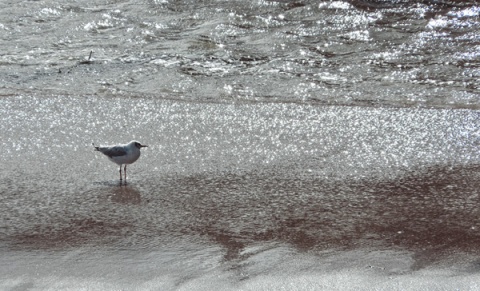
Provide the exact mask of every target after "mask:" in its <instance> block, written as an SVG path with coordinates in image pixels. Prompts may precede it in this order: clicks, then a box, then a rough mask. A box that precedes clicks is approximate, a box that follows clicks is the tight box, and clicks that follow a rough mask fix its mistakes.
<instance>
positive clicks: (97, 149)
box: [92, 142, 100, 151]
mask: <svg viewBox="0 0 480 291" xmlns="http://www.w3.org/2000/svg"><path fill="white" fill-rule="evenodd" d="M92 146H93V147H94V148H95V151H99V150H100V149H99V147H97V146H95V144H94V143H93V142H92Z"/></svg>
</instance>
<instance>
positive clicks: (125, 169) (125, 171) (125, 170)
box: [123, 165, 127, 183]
mask: <svg viewBox="0 0 480 291" xmlns="http://www.w3.org/2000/svg"><path fill="white" fill-rule="evenodd" d="M123 170H124V174H125V183H126V182H127V165H125V168H123Z"/></svg>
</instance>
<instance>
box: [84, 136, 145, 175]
mask: <svg viewBox="0 0 480 291" xmlns="http://www.w3.org/2000/svg"><path fill="white" fill-rule="evenodd" d="M92 145H93V147H94V148H95V150H96V151H99V152H101V153H102V154H104V155H106V156H107V157H108V159H109V160H110V161H112V162H114V163H115V164H117V165H119V166H120V182H121V181H122V165H125V167H124V168H123V169H124V174H125V183H126V182H127V165H130V164H133V163H134V162H135V161H136V160H138V158H139V157H140V149H141V148H145V147H148V146H147V145H142V144H141V143H139V142H138V141H135V140H132V141H131V142H129V143H127V144H120V145H114V146H105V147H102V146H95V144H93V143H92Z"/></svg>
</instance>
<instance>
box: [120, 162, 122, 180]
mask: <svg viewBox="0 0 480 291" xmlns="http://www.w3.org/2000/svg"><path fill="white" fill-rule="evenodd" d="M120 181H122V165H120Z"/></svg>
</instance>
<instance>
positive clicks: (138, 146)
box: [131, 141, 148, 149]
mask: <svg viewBox="0 0 480 291" xmlns="http://www.w3.org/2000/svg"><path fill="white" fill-rule="evenodd" d="M131 143H133V144H134V145H135V147H137V148H139V149H140V148H146V147H148V146H147V145H144V144H141V143H139V142H138V141H132V142H131Z"/></svg>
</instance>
